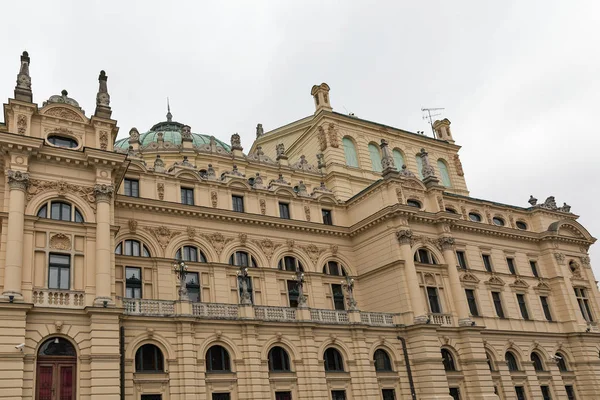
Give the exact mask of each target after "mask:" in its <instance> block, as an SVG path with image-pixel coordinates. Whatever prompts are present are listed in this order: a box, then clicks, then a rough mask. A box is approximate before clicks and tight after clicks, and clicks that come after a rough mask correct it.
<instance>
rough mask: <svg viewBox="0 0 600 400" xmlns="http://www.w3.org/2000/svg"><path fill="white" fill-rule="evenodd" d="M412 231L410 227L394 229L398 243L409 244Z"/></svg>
mask: <svg viewBox="0 0 600 400" xmlns="http://www.w3.org/2000/svg"><path fill="white" fill-rule="evenodd" d="M412 236H413V232H412V230H410V229H400V230H399V231H396V238H397V239H398V242H399V243H400V244H410V241H411V239H412Z"/></svg>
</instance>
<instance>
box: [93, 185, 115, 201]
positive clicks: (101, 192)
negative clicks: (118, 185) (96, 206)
mask: <svg viewBox="0 0 600 400" xmlns="http://www.w3.org/2000/svg"><path fill="white" fill-rule="evenodd" d="M114 192H115V187H114V186H113V185H105V184H96V185H94V195H95V196H96V203H98V202H101V201H110V199H111V198H112V196H113V193H114Z"/></svg>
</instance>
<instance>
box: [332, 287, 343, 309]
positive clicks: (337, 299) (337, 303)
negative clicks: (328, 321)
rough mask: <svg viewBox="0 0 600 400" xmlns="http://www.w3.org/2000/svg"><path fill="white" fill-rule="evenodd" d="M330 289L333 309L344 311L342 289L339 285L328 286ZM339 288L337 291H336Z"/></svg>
mask: <svg viewBox="0 0 600 400" xmlns="http://www.w3.org/2000/svg"><path fill="white" fill-rule="evenodd" d="M330 288H331V300H332V302H333V309H334V310H339V311H344V310H346V296H345V295H344V288H343V287H342V285H341V284H340V283H332V284H330ZM338 288H339V291H338V290H337V289H338Z"/></svg>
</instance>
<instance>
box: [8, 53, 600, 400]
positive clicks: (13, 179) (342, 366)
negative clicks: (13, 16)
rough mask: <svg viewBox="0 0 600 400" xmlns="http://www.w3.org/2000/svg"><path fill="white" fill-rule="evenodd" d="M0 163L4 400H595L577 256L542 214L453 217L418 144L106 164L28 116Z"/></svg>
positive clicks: (436, 169)
mask: <svg viewBox="0 0 600 400" xmlns="http://www.w3.org/2000/svg"><path fill="white" fill-rule="evenodd" d="M29 64H30V58H29V56H28V54H27V53H23V55H22V56H21V66H20V70H19V73H18V76H17V84H16V87H15V92H14V98H11V99H9V100H8V103H7V104H5V105H4V121H5V123H4V124H3V125H0V148H1V150H2V158H3V161H4V170H3V173H4V177H3V179H2V180H1V184H0V193H1V194H2V195H1V196H0V203H1V204H0V210H1V213H0V218H1V219H2V224H1V230H2V231H1V235H0V291H1V293H2V296H1V298H0V318H1V319H2V322H3V323H2V324H1V326H0V389H1V390H0V398H4V399H37V400H59V399H60V400H73V399H103V400H104V399H112V400H117V399H128V400H129V399H131V400H134V399H135V400H156V399H162V400H180V399H181V400H184V399H185V400H209V399H210V400H238V399H239V400H250V399H266V400H290V399H294V400H296V399H307V400H326V399H331V400H341V399H349V400H358V399H384V400H391V399H399V400H412V399H419V400H433V399H444V400H452V399H463V400H465V399H472V400H496V399H510V400H521V399H598V398H600V380H599V379H598V376H599V373H600V335H599V334H598V329H597V325H596V319H597V318H600V301H599V300H600V297H599V293H598V289H597V287H596V284H595V280H594V276H593V274H592V270H591V267H590V259H589V256H588V249H589V246H590V245H592V244H593V243H594V241H595V239H594V238H593V237H592V236H591V235H590V234H589V233H588V232H587V231H586V229H585V228H584V227H583V226H581V224H579V223H578V222H577V218H578V216H577V215H575V214H573V213H571V211H570V207H569V206H567V205H566V204H565V205H564V206H557V205H556V202H555V200H554V198H553V197H549V198H548V199H546V201H544V202H538V201H537V200H536V199H534V198H531V199H530V200H529V206H528V207H520V206H511V205H505V204H499V203H496V202H493V201H488V200H482V199H477V198H473V197H470V194H469V191H468V189H467V184H466V180H465V174H464V171H463V169H462V166H461V162H460V158H459V155H458V152H459V149H460V147H459V146H458V145H456V144H455V142H454V137H453V133H452V132H451V130H450V122H449V121H448V120H442V121H436V122H435V124H434V129H435V135H434V137H427V136H425V135H422V134H415V133H411V132H408V131H404V130H401V129H397V128H393V127H389V126H385V125H382V124H378V123H374V122H370V121H366V120H363V119H359V118H356V117H354V116H352V115H343V114H339V113H336V112H334V111H333V109H332V107H331V99H330V97H329V92H330V89H329V87H328V86H327V84H324V83H323V84H321V85H317V86H314V87H313V88H312V91H311V94H312V96H313V98H314V104H315V112H314V114H313V115H310V116H308V117H306V118H303V119H301V120H299V121H295V122H292V123H290V124H288V125H285V126H282V127H280V128H277V129H275V130H272V131H270V132H264V131H263V128H262V125H260V124H259V125H258V126H257V127H256V140H255V142H254V143H253V144H252V146H251V148H250V149H249V150H248V151H247V152H246V153H244V151H243V148H242V146H241V143H240V137H239V135H237V134H234V135H232V137H231V140H230V143H224V142H222V141H219V140H218V139H216V138H214V137H212V136H209V135H201V134H196V133H193V131H192V128H191V127H190V126H188V125H185V124H183V123H179V122H176V121H175V120H174V119H173V116H172V114H171V112H170V110H169V112H168V114H167V117H166V121H163V122H159V123H157V124H155V125H154V126H153V127H151V128H150V129H149V130H148V131H145V132H144V133H140V131H138V130H137V129H136V128H132V129H131V130H130V131H129V135H128V137H125V138H123V139H119V140H117V132H118V128H117V121H115V120H113V119H111V108H110V96H109V92H108V88H107V76H106V74H105V73H104V71H102V72H101V73H100V76H99V90H98V93H97V98H96V104H97V106H96V109H95V110H94V113H93V114H92V115H86V113H85V112H84V111H83V110H82V109H81V107H80V106H79V104H78V103H77V101H76V100H74V99H72V98H70V97H69V95H68V93H67V92H66V91H63V92H62V93H61V94H60V95H55V96H52V97H50V98H49V99H48V100H47V101H44V102H43V104H42V106H41V107H40V106H39V105H38V104H36V103H34V102H33V93H32V85H31V76H30V73H29Z"/></svg>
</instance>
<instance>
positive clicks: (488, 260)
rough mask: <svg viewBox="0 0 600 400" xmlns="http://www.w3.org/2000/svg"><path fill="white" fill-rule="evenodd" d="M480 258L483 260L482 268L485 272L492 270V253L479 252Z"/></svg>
mask: <svg viewBox="0 0 600 400" xmlns="http://www.w3.org/2000/svg"><path fill="white" fill-rule="evenodd" d="M481 260H482V261H483V268H484V269H485V270H486V271H487V272H494V265H493V264H492V255H491V254H488V253H481Z"/></svg>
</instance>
